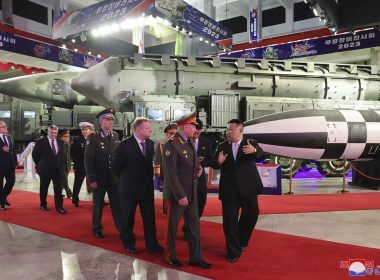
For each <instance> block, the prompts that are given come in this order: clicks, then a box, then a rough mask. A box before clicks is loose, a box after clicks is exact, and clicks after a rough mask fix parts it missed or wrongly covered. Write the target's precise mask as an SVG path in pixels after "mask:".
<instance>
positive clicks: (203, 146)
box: [197, 137, 212, 190]
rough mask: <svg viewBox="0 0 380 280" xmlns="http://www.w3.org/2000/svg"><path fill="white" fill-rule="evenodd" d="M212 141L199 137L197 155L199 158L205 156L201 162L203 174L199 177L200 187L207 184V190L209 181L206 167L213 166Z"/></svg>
mask: <svg viewBox="0 0 380 280" xmlns="http://www.w3.org/2000/svg"><path fill="white" fill-rule="evenodd" d="M211 146H212V145H211V142H210V141H209V140H208V139H207V138H203V137H199V139H198V150H197V155H198V158H200V157H203V161H202V163H201V165H202V167H203V172H202V175H201V176H200V177H199V178H198V187H199V186H200V185H201V187H205V186H206V190H207V181H206V173H205V170H204V168H205V167H209V166H211V161H212V147H211Z"/></svg>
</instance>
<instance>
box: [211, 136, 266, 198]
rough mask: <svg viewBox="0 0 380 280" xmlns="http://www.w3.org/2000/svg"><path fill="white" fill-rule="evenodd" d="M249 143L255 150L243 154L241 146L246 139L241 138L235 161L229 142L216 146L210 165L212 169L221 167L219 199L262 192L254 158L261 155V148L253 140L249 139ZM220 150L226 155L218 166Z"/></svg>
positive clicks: (242, 196) (244, 196)
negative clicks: (252, 152)
mask: <svg viewBox="0 0 380 280" xmlns="http://www.w3.org/2000/svg"><path fill="white" fill-rule="evenodd" d="M252 142H253V143H252ZM251 143H252V144H253V146H254V147H255V148H256V152H255V153H254V154H249V155H246V154H244V153H243V146H244V145H246V144H247V140H246V139H243V140H242V141H241V143H240V146H239V149H238V152H237V154H236V162H235V160H234V157H233V155H232V145H231V143H229V142H228V141H226V142H223V143H222V144H220V145H219V146H218V148H217V151H216V154H215V158H214V161H213V164H212V165H213V168H214V169H221V171H220V181H219V199H220V200H235V199H238V198H239V197H240V198H243V199H246V198H249V197H252V196H255V195H259V194H261V193H262V191H263V184H262V182H261V178H260V175H259V172H258V170H257V167H256V162H255V160H257V159H260V158H261V157H262V156H263V150H262V149H261V148H260V147H259V146H258V144H257V143H256V142H255V141H252V140H251ZM221 151H223V152H224V153H225V154H228V156H227V158H226V160H225V162H224V163H223V164H222V165H221V166H219V164H218V162H217V160H218V155H219V152H221Z"/></svg>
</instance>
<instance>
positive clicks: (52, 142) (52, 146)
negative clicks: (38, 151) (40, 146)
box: [51, 140, 57, 155]
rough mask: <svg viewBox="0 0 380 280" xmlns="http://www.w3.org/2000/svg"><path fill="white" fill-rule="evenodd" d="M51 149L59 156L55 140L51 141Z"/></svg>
mask: <svg viewBox="0 0 380 280" xmlns="http://www.w3.org/2000/svg"><path fill="white" fill-rule="evenodd" d="M51 148H52V150H53V153H54V154H55V155H56V154H57V149H56V148H55V144H54V140H51Z"/></svg>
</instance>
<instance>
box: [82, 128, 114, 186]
mask: <svg viewBox="0 0 380 280" xmlns="http://www.w3.org/2000/svg"><path fill="white" fill-rule="evenodd" d="M111 135H112V137H111V141H110V140H109V139H108V137H107V136H106V135H105V134H104V133H103V131H102V130H98V131H97V132H95V133H94V134H92V135H90V136H88V137H87V141H86V148H85V151H84V166H85V170H86V175H87V178H88V180H89V181H90V183H93V182H97V183H98V185H100V186H111V185H114V184H117V183H118V179H117V177H116V175H115V174H114V173H113V172H112V169H111V167H112V162H113V160H114V155H115V150H116V148H117V145H118V144H119V135H118V134H117V133H116V132H114V131H111Z"/></svg>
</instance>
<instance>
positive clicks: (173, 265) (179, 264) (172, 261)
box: [166, 259, 183, 267]
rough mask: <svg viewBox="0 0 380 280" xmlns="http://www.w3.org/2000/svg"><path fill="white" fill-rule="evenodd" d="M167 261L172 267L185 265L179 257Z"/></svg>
mask: <svg viewBox="0 0 380 280" xmlns="http://www.w3.org/2000/svg"><path fill="white" fill-rule="evenodd" d="M166 263H167V264H168V265H170V266H172V267H182V266H183V264H182V263H181V262H180V261H179V260H178V259H172V260H171V261H168V262H166Z"/></svg>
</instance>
